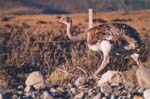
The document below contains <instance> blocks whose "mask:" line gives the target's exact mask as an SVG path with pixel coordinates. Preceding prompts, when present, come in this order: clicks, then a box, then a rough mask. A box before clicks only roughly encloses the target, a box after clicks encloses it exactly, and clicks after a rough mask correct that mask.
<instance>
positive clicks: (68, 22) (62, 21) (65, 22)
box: [59, 16, 72, 25]
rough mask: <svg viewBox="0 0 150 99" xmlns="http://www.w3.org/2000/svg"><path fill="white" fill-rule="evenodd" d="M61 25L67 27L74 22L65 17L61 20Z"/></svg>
mask: <svg viewBox="0 0 150 99" xmlns="http://www.w3.org/2000/svg"><path fill="white" fill-rule="evenodd" d="M59 23H63V24H65V25H67V24H70V23H72V20H71V18H70V17H67V16H63V17H61V18H60V19H59Z"/></svg>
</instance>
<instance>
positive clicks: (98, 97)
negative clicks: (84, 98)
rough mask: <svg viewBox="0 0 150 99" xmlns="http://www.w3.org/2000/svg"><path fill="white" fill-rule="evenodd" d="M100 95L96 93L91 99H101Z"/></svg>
mask: <svg viewBox="0 0 150 99" xmlns="http://www.w3.org/2000/svg"><path fill="white" fill-rule="evenodd" d="M101 96H102V95H101V93H98V94H97V95H96V96H95V97H94V98H93V99H101Z"/></svg>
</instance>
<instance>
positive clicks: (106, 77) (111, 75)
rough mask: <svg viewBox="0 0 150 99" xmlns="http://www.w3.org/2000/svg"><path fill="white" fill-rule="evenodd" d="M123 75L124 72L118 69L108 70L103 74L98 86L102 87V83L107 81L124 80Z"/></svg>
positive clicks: (116, 81)
mask: <svg viewBox="0 0 150 99" xmlns="http://www.w3.org/2000/svg"><path fill="white" fill-rule="evenodd" d="M121 75H122V73H121V72H118V71H107V72H106V73H104V74H103V75H102V77H101V79H100V80H99V81H98V84H97V86H100V87H101V85H102V84H103V83H105V82H109V83H120V82H122V78H121Z"/></svg>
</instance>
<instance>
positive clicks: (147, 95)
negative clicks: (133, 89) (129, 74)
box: [143, 89, 150, 99]
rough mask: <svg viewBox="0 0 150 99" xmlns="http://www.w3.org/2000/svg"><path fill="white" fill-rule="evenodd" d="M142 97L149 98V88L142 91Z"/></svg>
mask: <svg viewBox="0 0 150 99" xmlns="http://www.w3.org/2000/svg"><path fill="white" fill-rule="evenodd" d="M143 96H144V99H150V89H146V90H145V91H144V93H143Z"/></svg>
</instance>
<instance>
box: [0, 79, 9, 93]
mask: <svg viewBox="0 0 150 99" xmlns="http://www.w3.org/2000/svg"><path fill="white" fill-rule="evenodd" d="M7 88H8V83H7V82H6V81H5V80H1V79H0V93H3V91H4V90H6V89H7Z"/></svg>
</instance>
